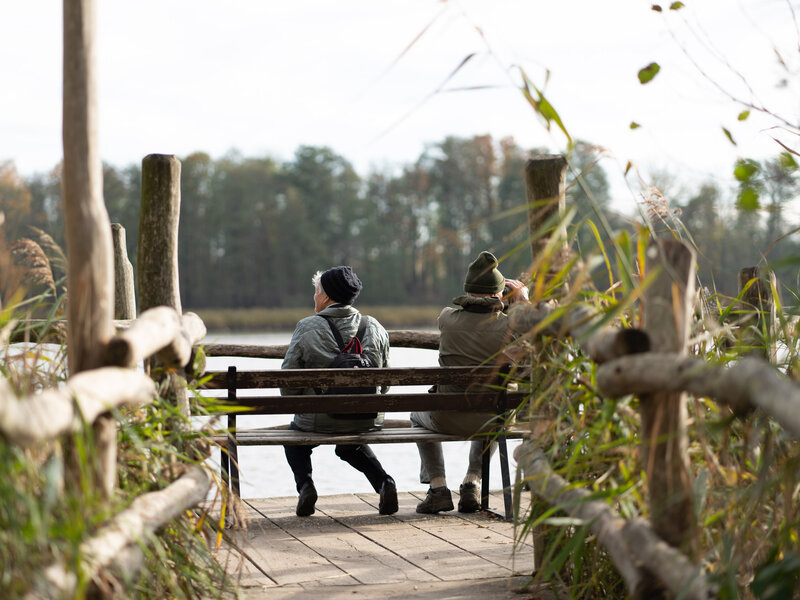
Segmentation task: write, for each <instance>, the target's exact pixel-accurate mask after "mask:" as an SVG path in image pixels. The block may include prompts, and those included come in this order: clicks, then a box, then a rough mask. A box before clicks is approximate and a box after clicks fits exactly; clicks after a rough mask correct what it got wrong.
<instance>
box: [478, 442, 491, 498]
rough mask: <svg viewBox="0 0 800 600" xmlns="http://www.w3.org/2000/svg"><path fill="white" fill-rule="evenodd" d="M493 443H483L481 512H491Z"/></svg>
mask: <svg viewBox="0 0 800 600" xmlns="http://www.w3.org/2000/svg"><path fill="white" fill-rule="evenodd" d="M490 445H491V442H490V441H489V440H485V441H484V442H483V454H482V455H481V510H489V465H490V462H489V461H490V460H491V458H492V453H491V449H490V447H489V446H490Z"/></svg>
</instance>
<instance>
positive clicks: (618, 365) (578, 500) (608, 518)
mask: <svg viewBox="0 0 800 600" xmlns="http://www.w3.org/2000/svg"><path fill="white" fill-rule="evenodd" d="M661 243H662V244H663V243H664V242H661ZM670 244H673V245H674V244H677V242H667V245H668V246H669V245H670ZM648 253H649V256H650V257H652V259H653V262H654V263H656V264H657V263H658V261H663V263H662V265H660V266H656V265H653V266H651V267H650V269H651V270H652V269H653V268H660V269H661V271H660V273H659V274H657V276H656V277H655V282H656V284H655V285H653V287H652V288H651V289H649V290H648V291H647V292H646V293H645V294H644V296H643V301H644V302H645V303H648V302H649V303H650V306H651V309H650V313H651V316H650V318H649V324H650V327H645V329H644V330H643V331H636V332H633V331H631V333H629V334H625V333H623V332H614V331H613V330H606V329H604V328H603V327H600V325H599V324H600V322H601V321H602V319H601V318H600V317H599V316H598V315H594V314H593V313H592V311H591V310H589V309H587V308H581V307H578V308H577V309H576V308H573V309H572V311H571V312H570V311H569V310H566V311H564V310H562V309H559V308H558V307H556V306H544V307H537V306H532V305H531V306H519V307H516V308H515V311H514V312H513V313H512V324H513V325H514V327H515V328H516V330H517V332H518V333H519V334H523V335H533V334H539V333H545V334H548V335H552V336H567V335H571V336H573V337H574V338H576V339H578V340H579V341H580V343H581V347H582V349H583V351H584V352H585V353H586V354H587V355H588V356H589V357H590V358H591V359H592V360H594V361H595V362H596V363H597V364H598V365H599V366H598V369H597V377H596V385H597V391H598V392H599V393H601V394H604V395H606V396H607V397H610V398H620V397H623V396H628V395H636V396H638V397H639V404H640V407H641V410H642V411H643V413H642V424H643V428H646V427H648V426H649V427H652V428H653V429H652V430H650V431H647V430H645V431H644V432H643V434H642V438H643V439H642V450H643V455H644V458H643V461H642V462H643V465H644V467H645V469H646V471H647V473H648V487H649V488H650V497H651V503H652V502H653V500H654V499H656V504H655V505H651V512H652V513H654V514H655V517H656V518H655V519H653V520H652V521H650V522H645V521H643V520H641V519H633V520H630V521H626V520H625V519H623V518H622V517H621V516H619V515H618V514H617V513H616V512H614V510H613V509H612V507H611V506H610V505H609V504H608V503H607V502H603V501H598V500H594V499H593V498H594V496H593V494H592V492H590V491H589V490H585V489H582V488H580V487H578V486H575V485H574V484H572V483H570V482H568V481H566V480H565V479H564V478H562V477H561V476H560V475H558V474H557V473H556V472H555V471H554V470H553V468H552V467H551V466H550V465H549V463H548V461H547V460H546V457H545V454H544V452H543V451H542V448H541V447H540V441H538V440H535V439H529V440H526V441H525V442H523V444H522V445H521V446H519V447H518V448H517V450H516V451H515V453H514V456H515V458H516V460H517V462H518V465H519V468H520V469H521V471H522V472H523V474H524V477H525V481H526V482H527V484H528V486H529V488H530V489H531V492H532V493H533V494H535V495H537V496H538V497H540V498H542V499H543V500H545V501H546V502H548V503H550V504H552V505H555V506H557V507H559V508H560V509H562V510H564V511H565V512H566V513H567V514H569V515H570V516H572V517H575V518H577V519H579V520H580V521H582V522H584V523H585V524H587V525H588V526H589V528H590V529H591V530H592V531H593V532H594V533H595V535H597V538H598V541H599V543H600V544H601V545H603V546H604V547H605V548H606V550H607V551H608V553H609V556H610V558H611V560H612V562H613V563H614V564H615V566H616V568H617V570H618V571H619V573H620V574H621V575H622V577H623V579H624V580H625V582H626V584H627V587H628V591H629V593H630V595H631V597H632V598H634V599H645V598H674V597H681V598H690V599H696V600H701V599H706V598H711V597H714V594H715V591H714V587H713V585H712V584H711V583H710V582H709V580H708V577H707V575H706V574H705V573H704V572H703V570H702V569H701V568H700V567H699V566H698V565H699V564H700V559H701V558H702V557H700V556H698V550H697V547H696V545H695V539H694V535H695V533H694V529H695V524H694V523H693V522H687V521H686V518H687V517H689V516H691V517H692V518H693V514H694V511H693V508H692V507H691V503H690V494H691V488H690V486H691V482H690V480H689V478H688V450H687V448H686V446H687V444H686V443H685V441H683V442H682V441H681V436H682V435H685V423H684V422H683V420H684V419H685V400H680V401H678V400H677V399H678V398H679V397H680V395H681V394H683V393H684V392H686V393H690V394H693V395H694V396H697V397H705V398H709V399H711V400H713V401H715V402H717V403H718V404H720V405H723V406H727V407H729V408H730V409H731V410H732V411H733V413H734V414H735V415H736V416H738V417H742V418H744V417H747V416H748V415H750V414H751V413H752V412H753V411H754V410H758V411H761V412H762V413H764V414H766V415H767V416H768V417H770V418H771V419H773V420H774V421H775V422H776V423H778V424H779V425H781V426H782V427H783V428H784V429H785V431H786V432H787V433H788V434H789V435H791V436H793V437H795V438H800V386H798V385H797V384H796V383H795V382H794V381H791V380H790V379H789V378H787V377H786V376H785V375H784V374H782V373H780V372H779V371H778V370H777V369H776V368H775V367H774V366H772V365H770V364H769V363H768V362H767V361H766V360H765V359H764V358H755V357H752V356H745V357H743V358H740V359H738V360H737V361H735V362H732V363H728V364H722V363H720V364H715V363H712V362H709V361H707V360H702V359H699V358H695V357H690V356H685V355H683V353H684V352H685V351H686V349H687V344H688V342H687V336H686V335H685V331H687V330H688V320H689V318H690V313H691V308H692V307H691V303H690V301H689V299H690V298H691V297H692V296H693V290H692V287H691V286H689V285H686V282H687V281H690V280H691V278H692V275H691V271H690V270H688V269H686V265H688V264H689V261H688V260H687V259H686V257H687V255H686V254H685V253H684V250H683V249H681V248H680V247H672V248H668V249H667V250H666V251H652V250H649V251H648ZM671 260H676V261H677V262H678V263H679V264H680V265H683V266H676V263H674V262H671ZM659 278H660V279H662V280H663V281H662V282H661V283H658V280H659ZM745 283H746V282H745ZM772 287H773V288H774V283H773V286H772ZM763 296H764V294H763V293H762V295H761V297H760V298H759V303H755V302H752V301H751V302H750V304H751V305H753V306H754V309H755V312H756V315H758V314H759V313H761V314H766V317H765V318H766V319H768V320H770V321H774V318H775V317H774V314H772V315H770V313H769V311H770V310H771V308H770V307H769V305H768V303H767V302H765V300H764V297H763ZM653 305H655V309H654V308H653ZM646 310H647V309H646ZM751 310H752V309H751ZM559 311H561V312H559ZM773 313H774V310H773ZM654 315H656V316H654ZM646 318H647V317H646ZM755 318H756V319H757V318H758V317H757V316H756V317H755ZM751 320H752V318H751ZM653 323H659V324H660V326H662V327H663V326H664V325H665V324H666V325H668V326H670V327H671V329H670V328H669V327H668V328H667V329H666V330H658V329H657V330H653V329H652V324H653ZM646 324H647V323H646ZM762 343H763V342H762ZM609 349H610V351H609ZM762 356H765V357H769V356H771V353H769V352H763V353H762ZM648 414H649V415H650V416H647V415H648ZM681 414H683V415H684V416H680V415H681ZM679 431H683V432H684V433H682V434H679ZM660 446H663V448H664V450H665V451H666V452H663V453H662V452H660V451H659V452H655V453H654V454H652V453H653V452H654V450H655V449H658V448H659V447H660ZM648 454H649V458H648ZM670 470H671V474H670V475H669V477H664V475H665V473H668V472H670ZM653 475H655V477H653ZM659 477H662V478H664V479H665V480H668V483H669V485H671V486H675V485H676V484H679V485H684V486H685V487H683V488H677V489H676V488H675V487H673V488H669V489H668V488H666V487H665V488H663V489H661V491H659V486H660V485H661V484H659V483H658V479H659ZM653 479H655V480H656V484H655V485H654V483H653ZM666 484H667V482H666V481H665V483H664V485H666ZM658 496H660V498H658ZM676 497H678V498H680V499H681V501H685V502H686V503H687V504H689V506H688V507H687V506H684V507H683V508H682V509H681V510H680V512H681V514H680V515H677V516H676V514H673V513H671V512H670V508H673V507H666V509H665V507H664V506H663V505H660V504H658V501H659V500H660V501H662V502H663V499H664V498H670V499H673V502H674V498H676ZM662 511H663V512H662ZM659 513H660V514H662V521H661V522H660V523H659V521H658V514H659ZM687 513H688V514H687ZM659 529H660V530H659ZM534 543H536V541H535V540H534Z"/></svg>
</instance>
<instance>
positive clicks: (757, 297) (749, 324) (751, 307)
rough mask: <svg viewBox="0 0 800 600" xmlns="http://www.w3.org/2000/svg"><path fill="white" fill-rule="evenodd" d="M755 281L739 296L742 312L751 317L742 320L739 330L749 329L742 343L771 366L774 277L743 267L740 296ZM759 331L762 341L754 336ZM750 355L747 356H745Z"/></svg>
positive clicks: (772, 352) (774, 357) (769, 273)
mask: <svg viewBox="0 0 800 600" xmlns="http://www.w3.org/2000/svg"><path fill="white" fill-rule="evenodd" d="M753 279H755V281H754V282H753V284H752V285H751V286H750V287H749V288H747V290H746V291H745V292H744V294H743V295H742V299H741V302H740V305H741V309H742V311H745V312H748V313H750V315H747V316H746V317H745V318H744V319H743V323H742V326H743V327H745V328H747V329H749V330H750V331H748V332H747V333H745V335H744V336H743V342H744V343H745V344H746V345H748V346H753V347H755V349H754V352H755V353H760V354H761V355H762V356H764V357H765V358H766V359H767V360H768V361H770V362H772V363H774V362H775V360H776V356H775V352H776V347H775V344H774V343H772V333H773V331H774V329H775V323H776V321H777V313H776V309H775V302H773V298H772V290H773V288H775V289H777V285H776V279H775V273H774V272H772V271H767V272H766V273H762V271H761V269H760V268H759V267H745V268H744V269H741V270H740V271H739V293H740V294H741V293H742V290H744V288H745V286H747V284H748V283H749V282H750V281H752V280H753ZM753 330H758V331H760V332H762V333H763V335H764V337H763V338H762V337H761V335H759V334H756V333H755V331H753ZM748 354H749V353H748Z"/></svg>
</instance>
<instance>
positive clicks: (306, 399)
mask: <svg viewBox="0 0 800 600" xmlns="http://www.w3.org/2000/svg"><path fill="white" fill-rule="evenodd" d="M524 400H525V394H522V393H520V392H514V393H511V394H508V395H507V396H506V406H505V407H501V406H498V402H499V399H498V395H497V394H495V393H489V394H464V393H456V394H357V395H346V394H331V395H329V396H327V395H321V396H316V395H308V396H306V395H299V396H248V397H243V398H237V399H236V400H235V401H232V404H233V406H237V407H239V406H241V407H247V408H246V409H244V410H233V411H231V410H225V412H226V413H228V414H236V415H285V414H289V413H287V411H291V413H315V414H319V413H364V412H410V411H415V410H420V411H422V410H459V411H470V412H491V413H497V412H498V411H502V410H504V409H506V408H515V407H517V406H519V404H521V403H522V402H523V401H524ZM213 404H214V405H218V406H226V405H230V403H229V401H228V400H227V399H225V398H214V399H213Z"/></svg>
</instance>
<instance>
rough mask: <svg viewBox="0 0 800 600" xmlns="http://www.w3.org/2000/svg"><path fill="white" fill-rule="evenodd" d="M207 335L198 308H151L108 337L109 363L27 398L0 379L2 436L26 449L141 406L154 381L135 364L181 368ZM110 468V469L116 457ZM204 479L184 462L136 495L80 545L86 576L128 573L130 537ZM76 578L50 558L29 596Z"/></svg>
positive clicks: (174, 508)
mask: <svg viewBox="0 0 800 600" xmlns="http://www.w3.org/2000/svg"><path fill="white" fill-rule="evenodd" d="M205 334H206V330H205V326H204V325H203V323H202V321H200V319H199V318H198V317H197V316H196V315H193V314H191V313H187V314H185V315H182V316H179V315H178V314H177V313H176V312H175V310H173V309H172V308H168V307H157V308H153V309H150V310H148V311H145V312H144V313H142V315H141V316H140V317H139V318H138V319H135V320H133V321H131V322H130V323H129V324H128V327H127V328H124V329H123V330H122V331H121V333H119V334H117V335H116V336H115V337H113V338H111V340H110V341H109V343H108V344H107V347H106V350H107V352H106V364H108V365H109V366H105V367H100V368H97V369H90V370H86V371H82V372H80V373H77V374H76V375H73V376H71V377H69V379H67V381H66V383H65V384H64V385H63V386H61V387H58V388H54V389H48V390H44V391H42V392H40V393H38V394H34V395H32V396H28V397H25V398H19V397H17V396H16V394H14V392H13V391H12V390H11V388H10V386H9V384H8V382H7V381H6V380H5V379H0V435H2V436H3V437H4V438H5V439H7V440H9V441H10V442H11V443H14V444H16V445H18V446H20V447H22V448H30V447H33V446H36V445H41V444H43V443H49V442H52V441H55V440H58V439H60V438H61V436H65V435H70V434H73V433H77V432H80V431H81V430H82V429H83V428H84V427H86V426H91V425H92V424H94V423H95V422H96V421H97V420H98V419H99V418H100V417H102V416H107V415H109V414H110V411H112V410H116V409H119V408H128V409H134V408H139V407H142V406H146V405H148V404H150V403H151V402H152V401H153V399H154V398H155V395H156V384H155V382H154V381H153V379H151V378H150V377H149V376H148V375H147V374H145V373H144V372H142V371H141V370H139V371H137V370H133V367H135V366H136V365H137V364H139V363H140V362H141V361H143V360H146V359H151V358H154V357H158V358H160V360H161V361H163V364H165V365H169V366H171V367H176V366H178V367H184V366H186V365H187V364H188V363H189V361H190V360H191V352H192V347H193V345H194V344H196V343H197V342H199V341H200V340H201V339H202V338H203V337H204V336H205ZM111 468H113V469H114V475H115V474H116V468H117V466H116V463H113V464H112V465H111ZM210 485H211V479H210V477H209V475H208V473H207V471H206V470H205V469H202V468H199V467H189V468H188V469H187V470H186V472H185V473H184V474H183V475H182V476H181V477H179V478H178V479H177V480H176V481H175V482H173V483H171V484H170V485H169V486H167V487H166V488H164V489H163V490H159V491H157V492H150V493H147V494H144V495H142V496H140V497H139V498H137V499H135V500H134V501H133V503H132V504H131V506H129V507H128V508H127V509H125V510H124V511H122V512H121V513H119V514H117V515H116V516H114V517H112V518H111V519H110V520H109V521H108V522H107V523H106V524H105V525H103V526H102V527H100V529H99V530H98V532H97V533H96V534H95V535H94V536H93V537H92V538H91V539H89V540H86V541H84V542H83V543H82V544H81V549H80V555H81V556H83V557H84V560H85V564H84V565H83V566H82V571H83V573H85V574H86V576H87V577H89V578H90V579H91V578H93V577H94V576H95V575H97V574H98V573H99V572H101V571H102V570H104V569H107V568H110V567H112V568H114V569H116V570H117V571H118V572H129V571H130V568H131V565H136V564H139V562H140V561H137V560H132V556H131V554H140V553H141V550H140V549H139V547H138V546H136V544H135V542H136V541H137V540H140V539H144V538H146V537H147V536H148V535H149V534H151V533H153V532H154V531H156V530H157V529H158V528H160V527H161V526H163V525H164V524H165V523H167V522H168V521H169V520H171V519H173V518H174V517H175V516H177V515H179V514H180V513H181V512H182V511H184V510H186V509H187V508H190V507H192V506H195V505H197V504H198V503H199V502H201V501H202V500H203V499H205V497H206V494H207V493H208V490H209V488H210ZM123 550H125V552H122V551H123ZM77 584H78V581H77V577H76V576H75V573H74V570H73V569H71V568H69V567H68V566H67V565H64V564H61V563H56V564H53V565H51V566H49V567H47V568H46V569H45V570H44V577H43V578H42V579H41V580H39V581H37V582H36V589H35V590H33V591H32V592H30V593H29V594H28V596H27V597H28V598H30V599H34V598H63V597H71V596H72V594H73V593H74V591H75V589H76V586H77Z"/></svg>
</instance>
